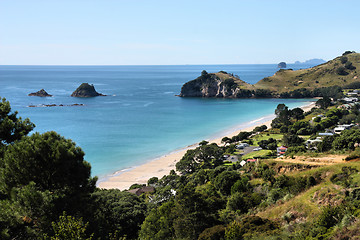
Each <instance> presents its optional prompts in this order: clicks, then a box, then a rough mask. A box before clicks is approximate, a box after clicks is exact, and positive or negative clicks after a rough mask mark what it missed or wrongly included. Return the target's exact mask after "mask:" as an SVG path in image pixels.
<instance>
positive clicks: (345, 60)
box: [340, 56, 348, 64]
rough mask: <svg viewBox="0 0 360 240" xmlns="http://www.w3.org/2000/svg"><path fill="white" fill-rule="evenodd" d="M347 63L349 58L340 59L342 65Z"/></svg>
mask: <svg viewBox="0 0 360 240" xmlns="http://www.w3.org/2000/svg"><path fill="white" fill-rule="evenodd" d="M347 61H348V58H347V57H345V56H342V57H340V62H341V63H342V64H344V63H346V62H347Z"/></svg>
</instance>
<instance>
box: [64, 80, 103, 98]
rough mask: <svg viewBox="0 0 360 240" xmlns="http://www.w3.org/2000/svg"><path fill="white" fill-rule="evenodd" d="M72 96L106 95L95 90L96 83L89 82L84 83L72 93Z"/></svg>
mask: <svg viewBox="0 0 360 240" xmlns="http://www.w3.org/2000/svg"><path fill="white" fill-rule="evenodd" d="M71 96H72V97H97V96H106V95H104V94H101V93H98V92H97V91H96V90H95V87H94V85H90V84H88V83H82V84H81V85H80V86H79V87H78V88H77V89H76V90H75V91H74V92H73V93H72V94H71Z"/></svg>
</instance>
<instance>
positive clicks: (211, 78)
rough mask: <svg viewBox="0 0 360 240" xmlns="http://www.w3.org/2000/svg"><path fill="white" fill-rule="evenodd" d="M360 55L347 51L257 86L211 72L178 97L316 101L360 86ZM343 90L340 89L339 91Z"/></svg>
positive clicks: (184, 88)
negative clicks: (352, 86)
mask: <svg viewBox="0 0 360 240" xmlns="http://www.w3.org/2000/svg"><path fill="white" fill-rule="evenodd" d="M358 69H360V54H359V53H356V52H352V51H346V52H345V53H344V54H343V55H342V56H339V57H336V58H335V59H333V60H330V61H328V62H326V63H323V64H320V65H317V66H315V67H312V68H307V69H301V70H296V71H294V70H292V69H280V70H279V71H277V72H276V73H275V74H274V75H273V76H271V77H265V78H263V79H261V80H260V81H259V82H257V83H256V84H253V85H252V84H249V83H246V82H245V81H242V80H241V79H240V78H239V77H238V76H236V75H233V74H231V73H227V72H224V71H220V72H218V73H207V72H206V71H203V72H202V73H201V76H199V77H198V78H196V79H194V80H192V81H189V82H187V83H185V84H184V85H183V86H182V88H181V92H180V94H179V95H178V96H180V97H205V98H312V97H321V96H323V95H324V91H335V90H336V89H338V90H339V89H341V88H346V87H347V86H348V85H349V84H356V83H359V84H360V81H359V75H360V74H359V73H358V72H357V70H358ZM339 91H340V90H339Z"/></svg>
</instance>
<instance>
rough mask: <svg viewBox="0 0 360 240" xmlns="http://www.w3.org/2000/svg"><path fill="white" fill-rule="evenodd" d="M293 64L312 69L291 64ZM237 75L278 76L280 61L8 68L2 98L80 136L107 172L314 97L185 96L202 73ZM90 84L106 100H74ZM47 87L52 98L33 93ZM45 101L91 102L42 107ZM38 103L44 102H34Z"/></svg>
mask: <svg viewBox="0 0 360 240" xmlns="http://www.w3.org/2000/svg"><path fill="white" fill-rule="evenodd" d="M290 67H291V68H293V69H299V68H305V67H309V66H304V65H298V66H296V65H293V66H292V65H291V66H290ZM204 69H205V70H207V71H208V72H217V71H220V70H223V71H227V72H231V73H234V74H237V75H239V76H240V78H241V79H242V80H244V81H247V82H249V83H252V84H253V83H256V82H257V81H258V80H260V79H261V78H263V77H266V76H271V75H273V74H274V73H275V72H276V71H277V70H278V68H277V65H275V64H259V65H205V66H200V65H196V66H190V65H189V66H185V65H184V66H0V96H1V97H5V98H6V99H7V100H9V101H10V103H11V106H12V108H13V110H17V111H18V112H19V115H20V116H21V117H23V118H25V117H29V118H30V120H31V121H32V122H34V123H35V124H36V128H35V131H38V132H46V131H51V130H54V131H56V132H58V133H60V134H61V135H63V136H65V137H66V138H71V139H72V140H74V141H75V142H76V143H77V144H78V145H79V146H80V147H81V148H82V149H83V150H84V152H85V153H86V155H85V159H86V160H87V161H89V162H90V163H91V165H92V175H98V176H100V177H102V176H105V175H108V174H111V173H114V172H115V171H117V170H121V169H126V168H129V167H132V166H135V165H139V164H142V163H144V162H146V161H148V160H150V159H153V158H156V157H159V156H161V155H164V154H167V153H169V152H171V151H174V150H176V149H179V148H183V147H186V146H188V145H191V144H193V143H196V142H199V141H201V140H204V139H211V138H214V137H216V136H220V135H221V134H222V133H224V132H226V131H230V130H232V129H233V128H234V127H235V126H239V125H243V126H244V127H246V126H247V124H248V123H249V122H251V121H254V120H256V119H258V120H261V118H263V117H265V116H269V115H271V114H273V112H274V109H275V108H276V106H277V104H279V103H285V104H286V105H288V106H289V107H291V108H292V107H298V106H303V105H306V103H308V102H309V101H311V100H307V99H201V98H179V97H175V96H174V95H175V94H178V93H179V92H180V89H181V86H182V84H184V83H185V82H187V81H189V80H192V79H194V78H196V77H197V76H198V75H199V74H200V72H201V71H202V70H204ZM83 82H88V83H90V84H94V86H95V88H96V90H97V91H98V92H100V93H103V94H107V95H108V96H106V97H96V98H72V97H70V94H71V93H72V92H73V91H74V90H75V89H76V88H77V87H78V86H79V85H80V84H81V83H83ZM42 88H44V89H45V90H46V91H47V92H48V93H49V94H52V95H54V96H53V97H50V98H41V97H29V96H27V94H29V93H31V92H36V91H38V90H40V89H42ZM42 104H57V105H59V104H63V105H71V104H84V106H63V107H58V106H57V107H40V106H41V105H42ZM29 105H35V106H39V107H28V106H29Z"/></svg>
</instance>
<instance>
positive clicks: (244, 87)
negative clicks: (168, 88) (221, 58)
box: [179, 70, 253, 98]
mask: <svg viewBox="0 0 360 240" xmlns="http://www.w3.org/2000/svg"><path fill="white" fill-rule="evenodd" d="M252 89H253V86H252V85H251V84H248V83H246V82H244V81H242V80H240V78H238V77H237V76H234V75H232V74H228V73H226V72H224V71H220V72H218V73H207V72H206V71H205V70H204V71H202V73H201V76H200V77H198V78H196V79H194V80H192V81H189V82H187V83H185V84H184V85H183V86H182V88H181V93H180V94H179V96H180V97H209V98H239V97H251V95H252V92H251V90H252Z"/></svg>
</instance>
